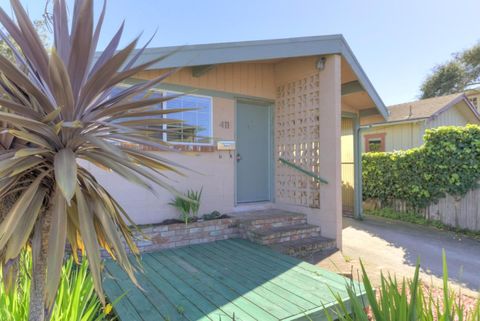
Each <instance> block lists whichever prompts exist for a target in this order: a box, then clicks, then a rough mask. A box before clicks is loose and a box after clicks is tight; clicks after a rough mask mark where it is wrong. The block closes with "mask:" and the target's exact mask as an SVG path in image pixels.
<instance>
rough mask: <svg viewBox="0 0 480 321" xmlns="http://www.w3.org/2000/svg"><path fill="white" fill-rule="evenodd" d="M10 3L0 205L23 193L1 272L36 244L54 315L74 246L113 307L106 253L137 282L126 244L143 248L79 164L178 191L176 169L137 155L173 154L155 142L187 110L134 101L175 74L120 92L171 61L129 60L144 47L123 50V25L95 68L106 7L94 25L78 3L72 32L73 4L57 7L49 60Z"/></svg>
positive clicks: (59, 2)
mask: <svg viewBox="0 0 480 321" xmlns="http://www.w3.org/2000/svg"><path fill="white" fill-rule="evenodd" d="M11 4H12V8H13V12H14V14H15V18H16V19H15V20H13V19H12V18H10V17H9V16H8V15H7V14H6V13H5V12H4V11H3V10H2V9H1V8H0V23H1V24H2V25H3V27H4V28H5V30H6V33H4V32H3V31H1V30H0V36H1V37H2V38H3V39H4V40H5V41H7V42H8V43H9V46H10V47H11V49H12V51H13V52H14V53H15V56H16V63H12V61H9V60H8V59H7V58H5V57H3V56H0V92H1V93H2V96H1V97H0V121H1V122H2V123H3V125H4V128H5V130H4V131H3V133H2V137H1V143H2V147H3V149H4V150H3V151H2V152H1V153H0V201H3V200H5V199H7V198H8V197H9V195H12V194H13V193H18V199H17V201H16V202H15V203H14V204H13V206H12V207H11V209H10V210H9V211H8V213H6V215H5V217H4V218H3V219H2V220H1V223H0V261H1V264H2V266H3V269H2V270H3V271H4V273H5V274H7V275H8V274H9V271H11V270H12V271H13V269H10V270H9V269H8V266H9V265H10V263H11V262H12V261H15V260H17V259H18V256H19V254H20V252H21V250H22V249H23V248H25V246H26V245H27V244H29V243H30V242H31V246H32V249H33V253H34V259H38V260H41V259H42V257H41V256H42V255H40V256H35V254H39V253H40V254H41V253H43V254H46V258H47V259H46V269H45V270H46V275H45V277H46V289H45V291H46V294H45V295H46V307H47V311H48V309H51V306H52V304H53V302H54V298H55V293H56V290H57V287H58V282H59V276H60V269H61V265H62V261H63V257H64V250H65V244H66V242H67V240H68V243H69V244H70V246H71V248H72V253H73V255H76V253H77V251H82V252H83V253H84V254H86V255H87V256H88V258H89V262H90V270H91V272H92V275H93V279H94V282H95V289H96V291H97V293H98V294H99V297H100V299H101V300H102V302H104V295H103V291H102V284H101V259H100V248H104V249H106V250H107V251H108V253H110V255H111V256H112V257H113V258H114V259H116V260H117V261H118V263H119V264H120V265H121V266H122V267H123V269H124V270H125V271H126V272H127V274H128V275H129V276H130V278H131V279H132V280H134V281H135V275H134V267H133V265H132V264H131V262H130V261H129V259H128V257H127V253H126V250H125V248H124V246H123V244H122V240H125V241H126V244H127V245H128V247H129V248H130V249H131V250H132V252H133V253H138V249H137V247H136V246H135V243H134V241H133V240H132V234H131V232H130V229H129V227H128V225H127V222H128V220H129V219H128V215H127V213H125V211H124V210H123V209H122V207H121V206H120V205H119V203H118V202H117V201H116V200H115V199H114V198H113V197H112V196H111V195H110V194H109V193H108V192H107V191H106V190H105V189H104V188H103V187H102V186H101V185H100V184H99V183H98V182H97V180H96V179H95V177H94V176H93V175H92V174H91V173H89V171H88V170H87V169H86V168H84V167H82V166H81V165H80V164H79V162H78V160H86V161H88V162H91V163H93V164H95V165H98V166H99V167H101V168H107V169H109V170H111V171H112V172H115V173H117V174H118V175H120V176H122V177H123V178H125V179H127V180H128V181H130V182H133V183H135V184H138V185H140V186H142V187H144V188H145V189H147V190H153V187H152V184H156V185H160V186H162V187H164V188H165V189H167V190H170V191H172V192H175V191H174V190H173V189H172V188H171V187H170V186H169V185H168V184H167V183H166V182H165V180H164V176H163V175H159V174H160V172H163V171H173V172H177V168H178V166H177V164H174V163H171V162H169V161H168V160H166V159H165V158H163V157H161V156H160V155H159V154H156V153H150V152H146V151H143V150H142V149H138V148H132V147H131V146H132V145H143V146H149V147H155V148H159V149H169V148H170V147H169V146H168V145H167V144H166V143H165V142H163V141H162V140H161V139H159V138H156V137H161V136H162V135H161V134H162V133H163V132H164V130H165V128H166V126H164V125H167V124H175V123H178V121H175V120H171V119H166V118H165V117H163V115H165V114H167V113H175V112H178V111H179V110H156V109H152V108H149V107H150V106H152V105H156V104H159V103H162V102H163V101H165V100H166V99H169V98H171V97H160V98H145V99H141V100H132V99H131V98H132V97H133V96H138V95H139V93H142V92H144V91H145V90H148V89H150V88H152V87H153V86H155V85H156V84H158V83H159V82H160V81H162V80H163V79H165V78H166V77H168V76H169V74H165V75H162V76H160V77H157V78H154V79H152V80H149V81H145V82H141V83H138V84H135V85H133V86H130V87H118V85H119V84H120V83H122V82H123V81H125V80H126V79H127V78H129V77H132V76H133V75H135V74H137V73H138V72H140V71H142V70H145V69H146V68H147V67H149V66H150V65H152V64H153V63H155V62H157V61H159V60H160V59H162V58H163V57H160V58H158V59H155V60H153V61H150V62H147V63H142V64H136V60H137V59H138V57H139V55H140V53H141V52H142V50H143V49H142V50H140V51H139V52H138V53H136V54H135V55H133V58H129V57H132V53H133V52H134V48H135V46H136V44H137V40H138V39H135V40H134V41H132V42H131V43H130V44H128V45H127V46H126V47H125V48H123V49H119V50H117V46H118V44H119V40H120V37H121V35H122V31H123V25H122V26H121V27H120V28H119V30H118V32H117V33H116V34H115V36H114V37H113V38H112V39H111V41H110V42H109V43H108V45H107V46H106V48H105V50H104V51H103V52H102V53H101V54H100V55H99V56H98V59H94V54H95V51H96V47H97V43H98V39H99V35H100V31H101V27H102V22H103V18H104V15H105V5H104V6H103V9H102V12H101V14H100V16H99V19H98V21H97V23H95V21H94V18H93V17H94V15H93V1H92V0H76V1H75V2H74V7H73V15H72V21H71V28H69V22H68V17H67V7H66V1H65V0H55V1H54V3H53V33H54V39H53V40H54V44H53V48H52V49H51V50H50V51H47V50H46V48H44V46H43V45H42V42H41V39H40V38H39V36H38V35H37V33H36V31H35V28H34V26H33V24H32V22H31V21H30V20H29V18H28V16H27V14H26V12H25V10H24V8H23V7H22V5H21V4H20V2H19V0H11ZM10 37H11V38H13V39H14V41H15V43H16V44H15V45H14V44H12V43H10V41H9V39H10ZM17 46H18V47H19V48H20V50H21V51H19V50H17ZM125 143H126V144H125ZM126 220H127V221H126ZM129 223H131V222H129ZM32 236H33V237H32ZM38 264H40V261H39V262H38V263H37V265H38ZM34 266H35V261H34ZM12 274H13V272H12ZM8 277H14V275H10V276H7V278H8ZM34 277H35V275H34Z"/></svg>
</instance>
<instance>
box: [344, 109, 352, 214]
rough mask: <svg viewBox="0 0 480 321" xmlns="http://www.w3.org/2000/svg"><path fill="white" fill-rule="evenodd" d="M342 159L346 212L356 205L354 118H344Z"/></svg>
mask: <svg viewBox="0 0 480 321" xmlns="http://www.w3.org/2000/svg"><path fill="white" fill-rule="evenodd" d="M341 135H342V136H341V151H342V155H341V161H342V207H343V211H344V212H353V205H354V195H355V194H354V189H353V187H354V177H355V176H354V164H353V160H354V151H353V119H351V118H342V124H341Z"/></svg>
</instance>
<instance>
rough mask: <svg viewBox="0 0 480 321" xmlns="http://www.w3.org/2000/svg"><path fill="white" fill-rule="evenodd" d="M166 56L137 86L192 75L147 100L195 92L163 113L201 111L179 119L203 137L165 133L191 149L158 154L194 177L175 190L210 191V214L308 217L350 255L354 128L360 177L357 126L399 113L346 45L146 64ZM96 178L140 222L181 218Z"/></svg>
mask: <svg viewBox="0 0 480 321" xmlns="http://www.w3.org/2000/svg"><path fill="white" fill-rule="evenodd" d="M177 49H178V50H177ZM172 53H173V54H172ZM166 54H171V55H169V56H167V57H166V58H165V59H164V60H162V61H159V62H157V63H156V64H154V65H153V66H151V68H150V70H148V71H146V72H142V73H140V74H137V75H136V76H135V77H134V78H133V79H131V81H130V83H135V82H136V81H138V80H146V79H152V78H154V77H157V76H158V75H161V74H163V73H165V72H167V71H170V70H172V69H173V68H178V67H180V68H181V69H180V70H178V71H176V72H175V73H173V74H172V75H170V76H169V77H168V78H166V79H165V81H164V82H162V83H161V84H160V85H158V87H157V90H155V91H153V92H150V93H147V94H149V95H166V94H167V95H168V94H170V93H179V92H180V93H185V95H184V96H181V97H179V98H177V99H174V100H170V101H168V102H166V103H164V104H163V105H160V106H158V108H179V107H180V108H194V110H189V111H185V112H182V113H179V114H177V115H175V118H180V119H183V120H185V121H186V124H189V125H194V126H197V127H198V128H200V130H199V132H197V135H195V138H193V137H192V133H191V132H189V131H188V130H187V129H186V130H185V131H184V132H183V133H182V134H179V135H165V136H164V139H165V140H166V141H168V142H170V143H172V144H173V145H174V146H176V148H177V150H180V151H183V152H165V151H158V152H159V153H162V154H163V156H164V157H165V158H168V159H170V160H172V161H175V162H177V163H180V164H182V165H184V166H186V167H187V168H190V169H192V170H193V171H189V170H183V173H184V175H185V176H180V175H178V176H171V177H170V179H171V183H172V184H173V185H174V186H175V187H176V188H177V189H178V190H180V191H186V190H188V189H194V190H200V189H201V188H203V195H202V200H201V203H200V204H201V208H200V213H206V212H210V211H213V210H218V211H220V212H222V213H231V212H241V211H247V210H256V209H259V210H260V209H282V210H287V211H292V212H297V213H303V214H306V215H307V217H308V222H309V223H310V224H315V225H318V226H320V228H321V233H322V236H325V237H328V238H331V239H334V240H335V241H336V245H337V247H339V248H340V247H341V230H342V195H341V160H340V157H341V152H340V149H341V123H342V119H343V120H344V122H345V123H348V124H349V128H348V129H344V130H349V131H350V132H351V133H352V135H354V136H355V139H352V140H351V141H350V142H349V147H348V148H350V149H351V154H352V155H356V156H355V157H354V162H353V163H352V168H354V169H355V175H359V173H360V171H359V168H360V162H359V159H360V158H359V157H358V151H359V148H358V146H359V140H358V136H357V134H356V133H357V131H356V128H358V127H359V124H360V120H361V119H362V117H363V116H364V115H368V116H369V117H371V116H372V115H375V116H378V118H379V119H383V118H384V117H386V116H387V109H386V108H385V106H384V104H383V103H382V100H381V99H380V97H379V96H378V94H377V93H376V91H375V89H374V88H373V86H372V84H371V83H370V81H369V79H368V78H367V76H366V74H365V72H364V71H363V70H362V68H361V66H360V64H359V63H358V61H357V59H356V58H355V56H354V55H353V53H352V51H351V49H350V48H349V46H348V44H347V43H346V41H345V39H344V38H343V36H341V35H333V36H319V37H304V38H290V39H279V40H265V41H246V42H234V43H218V44H206V45H189V46H183V47H181V48H176V47H175V48H174V47H166V48H149V49H146V50H145V51H144V52H143V53H142V55H143V56H142V57H141V58H140V61H139V63H142V62H144V61H147V60H150V59H152V58H156V57H159V56H162V55H166ZM354 142H355V144H354ZM355 152H356V154H355ZM92 170H93V171H95V173H96V176H97V178H98V179H99V180H100V181H101V182H102V183H103V184H104V185H105V186H106V188H107V189H108V190H109V191H110V192H111V193H112V194H113V195H114V196H115V197H117V199H118V200H119V201H120V204H121V205H122V206H123V207H124V208H125V209H126V210H127V212H128V213H129V214H130V215H131V217H132V219H133V220H134V221H135V222H136V223H137V224H155V223H159V222H161V221H163V220H165V219H169V218H175V217H178V215H179V214H178V213H177V212H176V211H175V210H174V209H173V208H172V207H171V206H169V205H168V203H169V201H170V200H171V198H172V195H170V194H169V193H167V192H165V191H164V190H162V189H161V188H159V189H158V193H157V195H154V194H149V193H146V192H145V191H144V190H143V189H142V188H137V187H136V186H132V185H130V184H125V181H124V180H123V179H122V178H120V177H117V176H115V174H113V173H109V172H106V171H102V170H100V169H93V168H92ZM320 178H321V180H320ZM357 182H359V180H357ZM357 191H358V192H361V191H360V188H358V189H357ZM360 195H361V194H360ZM355 200H356V202H358V204H359V202H360V200H361V197H356V198H355ZM355 210H356V211H359V210H360V206H356V207H355Z"/></svg>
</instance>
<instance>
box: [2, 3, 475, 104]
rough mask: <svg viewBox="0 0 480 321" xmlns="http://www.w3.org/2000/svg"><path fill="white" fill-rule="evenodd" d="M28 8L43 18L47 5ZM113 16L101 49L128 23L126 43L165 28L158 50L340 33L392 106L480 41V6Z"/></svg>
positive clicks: (187, 8)
mask: <svg viewBox="0 0 480 321" xmlns="http://www.w3.org/2000/svg"><path fill="white" fill-rule="evenodd" d="M22 2H23V3H24V4H25V5H26V7H27V8H28V11H29V13H30V15H31V16H32V17H33V18H38V17H40V15H41V14H42V12H43V6H44V1H43V0H28V1H27V0H22ZM95 2H96V7H97V8H99V7H100V5H101V3H102V2H101V1H99V0H95ZM0 5H1V6H2V7H4V8H6V10H7V12H10V10H9V9H8V8H9V6H8V0H0ZM108 9H109V10H108V12H107V17H106V22H105V28H104V36H105V35H107V37H105V38H104V39H103V41H102V43H101V45H103V44H104V43H103V42H104V41H106V40H107V39H108V36H111V35H113V33H114V31H115V28H117V27H118V26H119V25H120V23H121V21H122V20H123V19H125V20H126V33H125V34H124V41H125V42H124V43H126V41H127V40H131V39H132V38H133V37H135V36H136V35H139V34H140V33H141V32H142V31H144V37H143V39H145V40H146V39H147V38H149V37H150V35H151V34H152V33H153V32H154V31H155V30H156V29H157V28H158V30H159V31H158V33H157V35H156V37H155V39H154V40H153V42H152V44H151V46H168V45H185V44H198V43H211V42H225V41H241V40H257V39H272V38H285V37H300V36H313V35H325V34H338V33H341V34H343V35H344V36H345V38H346V39H347V41H348V43H349V44H350V46H351V47H352V49H353V51H354V53H355V55H356V56H357V58H358V60H359V61H360V64H361V65H362V67H363V68H364V70H365V71H366V73H367V75H368V76H369V78H370V80H371V81H372V83H373V84H374V86H375V88H376V89H377V91H378V92H379V94H380V96H381V97H382V99H383V100H384V102H385V103H386V104H395V103H401V102H405V101H409V100H414V99H416V97H417V96H418V94H419V86H420V84H421V82H422V81H423V79H424V78H425V77H426V75H427V74H428V73H429V72H430V70H431V69H432V67H433V66H434V65H435V64H438V63H442V62H444V61H445V60H447V59H449V58H450V57H451V54H452V53H454V52H457V51H459V50H462V49H464V48H468V47H470V46H472V45H473V44H475V43H476V42H477V41H479V40H480V1H479V0H460V1H453V0H450V1H447V0H403V1H397V0H387V1H385V0H364V1H358V0H333V1H323V0H237V1H231V0H202V1H199V0H170V1H164V0H110V1H109V2H108Z"/></svg>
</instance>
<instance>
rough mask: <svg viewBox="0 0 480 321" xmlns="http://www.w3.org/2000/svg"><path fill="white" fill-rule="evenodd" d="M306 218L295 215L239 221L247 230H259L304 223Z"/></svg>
mask: <svg viewBox="0 0 480 321" xmlns="http://www.w3.org/2000/svg"><path fill="white" fill-rule="evenodd" d="M306 223H307V219H306V218H305V217H298V218H297V217H295V218H279V219H266V220H255V221H251V222H248V223H241V224H240V226H242V227H244V228H245V229H247V230H260V229H269V228H275V227H285V226H291V225H299V224H306Z"/></svg>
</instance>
